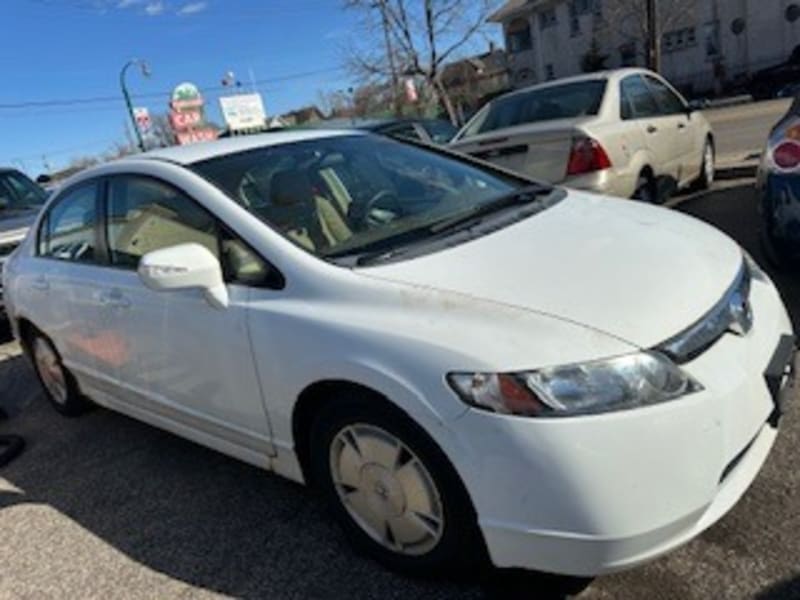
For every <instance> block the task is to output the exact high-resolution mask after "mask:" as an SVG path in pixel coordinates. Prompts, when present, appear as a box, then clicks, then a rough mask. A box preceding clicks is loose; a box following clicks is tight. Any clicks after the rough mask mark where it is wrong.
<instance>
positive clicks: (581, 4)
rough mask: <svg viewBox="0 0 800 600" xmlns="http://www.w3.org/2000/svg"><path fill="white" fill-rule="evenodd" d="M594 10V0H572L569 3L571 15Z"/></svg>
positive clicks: (583, 13)
mask: <svg viewBox="0 0 800 600" xmlns="http://www.w3.org/2000/svg"><path fill="white" fill-rule="evenodd" d="M591 10H592V0H572V1H571V2H570V3H569V14H570V15H575V16H578V15H585V14H588V13H589V12H590V11H591Z"/></svg>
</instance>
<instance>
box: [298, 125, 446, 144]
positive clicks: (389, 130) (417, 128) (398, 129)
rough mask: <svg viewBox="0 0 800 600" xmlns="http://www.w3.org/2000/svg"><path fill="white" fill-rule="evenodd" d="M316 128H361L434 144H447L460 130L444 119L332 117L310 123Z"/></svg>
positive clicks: (380, 133)
mask: <svg viewBox="0 0 800 600" xmlns="http://www.w3.org/2000/svg"><path fill="white" fill-rule="evenodd" d="M309 127H313V128H315V129H319V128H324V129H359V130H361V131H371V132H372V133H377V134H379V135H386V136H389V137H398V138H410V139H412V140H421V141H423V142H428V143H432V144H446V143H448V142H449V141H450V140H451V139H453V137H454V136H455V134H456V133H457V132H458V129H456V128H455V127H454V126H453V125H452V124H451V123H450V122H449V121H444V120H442V119H331V120H328V121H318V122H316V123H314V124H313V125H309Z"/></svg>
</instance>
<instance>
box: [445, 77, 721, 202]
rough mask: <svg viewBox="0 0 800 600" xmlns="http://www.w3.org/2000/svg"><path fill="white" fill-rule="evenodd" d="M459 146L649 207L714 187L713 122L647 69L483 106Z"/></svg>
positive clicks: (536, 89) (553, 85)
mask: <svg viewBox="0 0 800 600" xmlns="http://www.w3.org/2000/svg"><path fill="white" fill-rule="evenodd" d="M451 146H452V147H453V148H454V149H456V150H458V151H461V152H465V153H467V154H471V155H472V156H475V157H478V158H482V159H484V160H488V161H490V162H492V163H495V164H497V165H500V166H503V167H506V168H508V169H511V170H513V171H517V172H520V173H524V174H526V175H529V176H531V177H534V178H536V179H541V180H545V181H548V182H551V183H560V184H563V185H566V186H569V187H573V188H578V189H584V190H590V191H596V192H600V193H605V194H610V195H614V196H622V197H626V198H627V197H634V198H639V199H642V200H645V201H650V202H658V201H660V200H661V199H663V198H664V197H665V195H666V194H668V193H669V192H671V191H674V190H675V189H680V188H684V187H687V186H689V185H692V184H697V185H699V186H701V187H707V186H708V185H710V184H711V182H712V181H713V179H714V135H713V132H712V131H711V126H710V125H709V124H708V121H707V120H706V119H705V117H704V116H703V115H702V114H701V113H700V112H697V111H694V110H693V109H691V108H690V107H689V105H688V104H687V103H686V100H684V98H683V97H682V96H681V95H680V94H679V93H678V92H677V91H676V90H675V88H673V87H672V86H671V85H670V84H669V83H668V82H666V81H665V80H664V79H663V78H662V77H660V76H659V75H657V74H656V73H653V72H652V71H647V70H645V69H618V70H614V71H604V72H599V73H592V74H588V75H582V76H578V77H571V78H567V79H561V80H558V81H552V82H548V83H544V84H540V85H535V86H532V87H528V88H525V89H522V90H518V91H515V92H511V93H509V94H506V95H504V96H501V97H499V98H496V99H494V100H492V101H491V102H489V103H488V104H487V105H486V106H484V107H483V108H482V109H481V110H480V111H479V112H478V113H477V114H476V115H475V116H474V117H473V118H472V119H471V120H470V121H469V122H468V123H467V124H466V125H465V126H464V128H463V129H462V130H461V131H460V132H459V133H458V134H457V135H456V137H455V138H454V140H453V142H452V144H451Z"/></svg>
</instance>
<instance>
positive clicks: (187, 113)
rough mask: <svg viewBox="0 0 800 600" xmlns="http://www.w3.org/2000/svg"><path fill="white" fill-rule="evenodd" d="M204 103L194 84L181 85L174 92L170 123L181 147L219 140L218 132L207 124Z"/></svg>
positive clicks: (171, 100)
mask: <svg viewBox="0 0 800 600" xmlns="http://www.w3.org/2000/svg"><path fill="white" fill-rule="evenodd" d="M203 103H204V101H203V96H202V94H200V90H199V89H197V86H196V85H194V84H193V83H181V84H180V85H178V86H177V87H176V88H175V90H174V91H173V92H172V97H171V99H170V103H169V106H170V112H169V123H170V125H171V126H172V130H173V131H174V132H175V137H176V138H177V140H178V143H179V144H180V145H181V146H185V145H186V144H194V143H195V142H208V141H211V140H215V139H217V135H218V132H217V130H216V129H214V128H213V127H211V126H209V125H207V124H206V122H205V116H204V114H203Z"/></svg>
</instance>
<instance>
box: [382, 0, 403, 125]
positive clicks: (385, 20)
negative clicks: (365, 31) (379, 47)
mask: <svg viewBox="0 0 800 600" xmlns="http://www.w3.org/2000/svg"><path fill="white" fill-rule="evenodd" d="M377 6H378V8H379V9H380V11H381V23H382V25H383V39H384V42H385V43H386V56H387V58H388V59H389V72H390V73H391V76H392V104H393V105H394V114H395V116H396V117H399V116H400V96H399V95H398V93H397V88H398V85H399V83H398V78H397V67H396V66H395V64H394V48H393V47H392V36H391V35H390V32H389V15H388V14H387V8H386V0H378V2H377Z"/></svg>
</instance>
